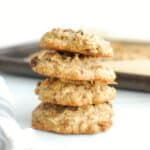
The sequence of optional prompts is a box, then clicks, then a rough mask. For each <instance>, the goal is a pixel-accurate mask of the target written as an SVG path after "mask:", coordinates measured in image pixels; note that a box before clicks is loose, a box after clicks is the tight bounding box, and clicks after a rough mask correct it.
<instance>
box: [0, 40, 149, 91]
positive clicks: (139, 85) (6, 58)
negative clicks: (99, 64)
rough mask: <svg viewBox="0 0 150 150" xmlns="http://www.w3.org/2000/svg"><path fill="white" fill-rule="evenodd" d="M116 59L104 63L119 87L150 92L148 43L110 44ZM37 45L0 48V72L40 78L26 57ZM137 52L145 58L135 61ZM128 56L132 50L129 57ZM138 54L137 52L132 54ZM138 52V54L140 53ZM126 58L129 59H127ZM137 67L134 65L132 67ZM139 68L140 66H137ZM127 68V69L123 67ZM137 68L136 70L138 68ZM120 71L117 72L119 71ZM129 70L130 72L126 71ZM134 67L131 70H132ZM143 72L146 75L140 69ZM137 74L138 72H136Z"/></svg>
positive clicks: (35, 49)
mask: <svg viewBox="0 0 150 150" xmlns="http://www.w3.org/2000/svg"><path fill="white" fill-rule="evenodd" d="M111 42H112V46H113V47H114V51H115V53H116V56H115V55H114V59H110V60H107V61H105V63H106V65H109V66H110V65H111V66H112V67H114V69H115V70H116V74H117V83H118V84H117V85H116V87H118V88H125V89H130V90H142V91H147V92H149V91H150V74H149V72H150V65H149V64H150V62H149V61H150V59H149V57H150V55H149V54H150V44H148V43H144V44H143V43H133V42H132V43H130V42H124V41H123V42H122V41H111ZM118 48H120V49H121V50H122V49H123V48H124V51H123V53H124V54H123V55H120V56H121V58H120V56H119V55H117V54H118V53H117V50H118ZM39 49H40V48H39V46H38V42H30V43H25V44H20V45H16V46H10V47H5V48H1V49H0V70H1V71H4V72H8V73H13V74H17V75H25V76H29V77H36V78H42V77H41V76H40V75H37V74H36V73H34V72H33V71H32V70H31V68H30V67H29V64H28V60H27V57H28V56H29V55H30V54H31V53H33V52H35V51H37V50H39ZM139 49H144V50H145V53H146V55H145V57H147V58H145V57H144V56H143V55H138V56H141V57H140V58H138V59H136V62H135V57H137V54H138V53H139ZM126 50H128V53H129V52H130V51H131V52H132V50H133V51H134V53H132V55H131V54H130V55H129V54H128V53H126V52H125V51H126ZM135 52H138V53H135ZM140 52H141V51H140ZM127 55H128V56H130V57H129V59H128V60H127V59H126V58H127ZM135 64H136V65H135ZM140 65H141V67H140ZM125 66H126V67H125ZM137 67H138V68H137ZM119 68H120V69H119ZM129 68H130V69H129ZM133 68H134V69H133ZM142 69H143V70H145V72H144V71H143V70H142ZM137 71H138V73H137Z"/></svg>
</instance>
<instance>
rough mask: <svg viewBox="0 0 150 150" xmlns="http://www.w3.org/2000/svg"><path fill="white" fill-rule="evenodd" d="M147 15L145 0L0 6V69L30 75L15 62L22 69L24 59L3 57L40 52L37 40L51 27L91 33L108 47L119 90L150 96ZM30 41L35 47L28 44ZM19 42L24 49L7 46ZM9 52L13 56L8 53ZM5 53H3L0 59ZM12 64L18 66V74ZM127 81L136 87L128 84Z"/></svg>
mask: <svg viewBox="0 0 150 150" xmlns="http://www.w3.org/2000/svg"><path fill="white" fill-rule="evenodd" d="M149 14H150V9H149V1H148V0H138V1H136V0H132V1H131V0H111V1H110V0H87V1H85V0H82V1H81V0H61V1H60V0H38V1H36V0H30V1H29V0H26V1H25V0H13V1H10V0H5V1H0V18H1V19H0V47H1V50H0V55H1V57H0V68H1V69H2V70H7V71H11V72H16V73H18V71H20V72H21V73H22V72H23V74H31V69H29V68H28V69H24V66H23V67H19V66H18V61H19V65H20V64H24V62H21V61H24V59H23V58H22V60H14V58H13V59H12V58H11V59H10V58H7V59H6V57H5V58H4V55H6V56H7V55H8V56H13V57H15V59H16V57H18V58H19V59H20V58H21V57H23V56H25V57H27V55H28V54H29V53H32V52H33V51H35V50H37V49H38V48H37V43H38V41H39V39H40V38H41V36H42V35H43V34H44V33H45V32H47V31H49V30H51V29H52V28H54V27H55V28H56V27H64V28H75V29H78V28H80V29H84V30H87V31H92V32H94V33H96V34H98V35H100V36H103V37H104V38H105V39H106V40H109V41H110V42H111V44H112V47H113V48H114V58H113V59H112V60H110V62H109V64H108V65H109V66H112V67H113V68H114V69H115V71H117V72H120V73H121V74H120V73H119V74H118V81H117V82H118V83H119V84H118V85H119V86H121V87H125V88H130V89H137V87H138V89H141V90H148V91H150V84H149V82H150V44H149V42H150V20H149ZM33 41H35V42H36V43H35V44H31V46H30V45H28V43H32V42H33ZM22 43H26V44H27V45H24V46H22V45H20V46H19V47H14V48H12V47H11V46H14V45H18V44H22ZM8 46H10V49H9V52H8V49H7V47H8ZM3 47H6V49H3ZM13 51H15V52H14V53H13V54H10V52H11V53H12V52H13ZM6 52H7V54H4V55H2V54H3V53H6ZM8 53H9V54H8ZM24 53H26V54H24ZM116 60H117V61H116ZM8 62H9V64H8ZM12 62H14V63H12ZM2 63H3V64H2ZM107 63H108V62H107ZM6 64H7V68H6V67H5V65H6ZM14 64H17V71H15V68H14ZM26 66H27V65H26ZM18 67H19V68H20V69H19V70H18ZM21 68H22V70H21ZM122 73H123V74H122ZM131 73H132V75H134V76H131ZM128 74H129V75H128ZM31 75H32V74H31ZM137 75H138V76H137ZM139 75H140V76H139ZM141 75H142V76H143V77H141ZM124 81H125V82H124ZM130 81H132V83H133V82H134V83H133V84H132V85H131V82H130ZM137 81H138V84H137ZM147 81H149V82H147ZM143 82H144V83H143ZM143 84H144V85H143Z"/></svg>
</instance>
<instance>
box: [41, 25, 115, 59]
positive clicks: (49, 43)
mask: <svg viewBox="0 0 150 150" xmlns="http://www.w3.org/2000/svg"><path fill="white" fill-rule="evenodd" d="M40 47H41V48H44V49H53V50H58V51H69V52H73V53H80V54H84V55H89V56H104V57H111V56H112V55H113V50H112V48H111V46H110V44H109V42H107V41H105V40H103V39H102V38H100V37H99V36H96V35H93V34H88V33H85V32H83V31H81V30H78V31H75V30H72V29H60V28H56V29H53V30H51V31H50V32H47V33H46V34H44V36H43V37H42V38H41V41H40Z"/></svg>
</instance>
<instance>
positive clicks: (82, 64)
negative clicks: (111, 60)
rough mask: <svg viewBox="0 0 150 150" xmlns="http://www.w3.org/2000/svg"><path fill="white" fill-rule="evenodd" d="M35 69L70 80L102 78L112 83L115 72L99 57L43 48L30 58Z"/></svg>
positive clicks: (46, 74) (42, 73) (105, 81)
mask: <svg viewBox="0 0 150 150" xmlns="http://www.w3.org/2000/svg"><path fill="white" fill-rule="evenodd" d="M30 64H31V67H32V69H33V71H35V72H37V73H39V74H41V75H45V76H48V77H57V78H61V79H68V80H100V81H101V82H104V83H112V82H114V80H115V77H116V76H115V73H114V71H113V70H111V69H110V68H108V67H105V66H103V65H102V64H101V61H100V59H99V58H97V57H87V56H83V55H79V54H73V53H68V52H57V51H50V50H42V51H39V52H37V53H35V54H33V55H32V56H31V58H30Z"/></svg>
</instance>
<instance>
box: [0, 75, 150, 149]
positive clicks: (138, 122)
mask: <svg viewBox="0 0 150 150" xmlns="http://www.w3.org/2000/svg"><path fill="white" fill-rule="evenodd" d="M1 74H2V75H3V76H4V77H5V79H6V82H7V84H8V86H9V88H10V90H11V91H12V93H13V95H14V97H15V103H16V113H17V120H18V122H19V123H20V125H21V127H23V128H27V127H31V112H32V110H33V109H34V108H35V107H36V106H37V105H38V103H39V101H38V99H37V97H36V95H35V94H34V88H35V86H36V83H37V82H38V79H32V78H27V77H19V76H13V75H8V74H5V73H1ZM113 107H114V112H115V115H114V118H113V122H114V123H113V126H112V128H111V129H110V130H108V131H107V132H105V133H98V134H95V135H58V134H54V133H48V132H41V131H36V133H37V142H38V144H44V145H45V147H48V149H51V150H52V149H56V150H57V149H65V150H66V149H68V150H70V149H71V150H72V149H73V150H74V149H76V150H77V149H92V150H94V149H99V150H100V149H103V150H107V149H111V150H112V149H114V150H117V149H121V150H122V149H126V150H127V149H135V148H136V149H144V150H146V149H150V94H149V93H143V92H134V91H126V90H118V92H117V98H116V100H115V102H114V105H113Z"/></svg>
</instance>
